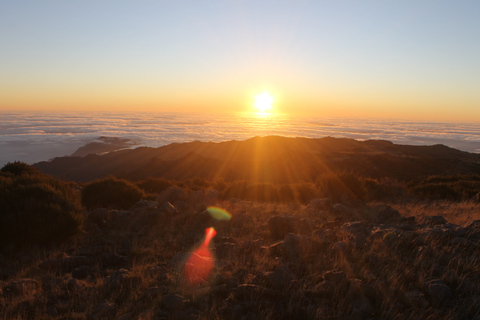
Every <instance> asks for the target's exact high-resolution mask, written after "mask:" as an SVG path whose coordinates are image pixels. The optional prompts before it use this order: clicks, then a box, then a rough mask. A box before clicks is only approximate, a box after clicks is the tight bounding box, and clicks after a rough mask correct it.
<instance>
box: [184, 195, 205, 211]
mask: <svg viewBox="0 0 480 320" xmlns="http://www.w3.org/2000/svg"><path fill="white" fill-rule="evenodd" d="M204 198H205V191H204V190H196V191H192V192H190V194H189V195H188V197H187V203H188V205H189V207H190V208H192V209H193V210H197V209H199V208H201V207H204V204H203V200H204Z"/></svg>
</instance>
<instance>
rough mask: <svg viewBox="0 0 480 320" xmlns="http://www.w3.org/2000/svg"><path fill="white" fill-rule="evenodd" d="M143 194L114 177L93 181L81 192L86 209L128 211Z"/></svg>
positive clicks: (136, 188) (130, 184)
mask: <svg viewBox="0 0 480 320" xmlns="http://www.w3.org/2000/svg"><path fill="white" fill-rule="evenodd" d="M144 196H145V193H144V192H143V191H142V190H141V189H140V188H138V187H137V186H136V185H134V184H133V183H131V182H129V181H127V180H124V179H117V178H114V177H107V178H104V179H99V180H95V181H93V182H90V183H88V184H87V185H86V186H85V187H84V188H83V190H82V204H83V205H84V206H85V207H86V208H87V209H95V208H110V209H129V208H130V207H131V206H133V205H134V204H135V203H137V202H138V201H139V200H140V199H141V198H142V197H144Z"/></svg>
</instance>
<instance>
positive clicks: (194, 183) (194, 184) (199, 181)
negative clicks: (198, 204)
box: [187, 177, 211, 190]
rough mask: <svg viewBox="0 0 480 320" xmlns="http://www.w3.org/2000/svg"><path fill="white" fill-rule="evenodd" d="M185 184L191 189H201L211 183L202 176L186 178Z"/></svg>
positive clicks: (206, 187) (208, 186)
mask: <svg viewBox="0 0 480 320" xmlns="http://www.w3.org/2000/svg"><path fill="white" fill-rule="evenodd" d="M187 186H188V188H189V189H191V190H203V189H208V188H210V186H211V183H210V181H208V180H205V179H203V178H199V177H195V178H193V179H189V180H187Z"/></svg>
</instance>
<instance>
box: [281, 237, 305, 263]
mask: <svg viewBox="0 0 480 320" xmlns="http://www.w3.org/2000/svg"><path fill="white" fill-rule="evenodd" d="M310 244H311V243H310V241H309V240H308V239H307V238H306V237H305V236H300V235H298V234H294V233H289V234H287V235H286V236H285V239H284V240H283V245H282V248H283V252H284V256H285V258H287V259H290V260H296V259H299V258H303V257H304V256H305V255H306V254H307V253H308V249H309V248H310Z"/></svg>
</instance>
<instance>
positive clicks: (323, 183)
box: [315, 172, 365, 201]
mask: <svg viewBox="0 0 480 320" xmlns="http://www.w3.org/2000/svg"><path fill="white" fill-rule="evenodd" d="M315 184H316V185H317V186H318V187H319V188H320V190H321V191H322V192H323V193H324V194H325V196H327V197H330V198H332V199H333V200H334V201H343V200H344V199H345V197H347V198H351V199H359V200H365V188H364V185H363V184H362V181H361V178H359V177H358V176H357V175H355V174H352V173H345V172H344V173H338V174H336V173H330V174H324V175H322V176H320V177H319V178H317V180H316V182H315Z"/></svg>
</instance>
